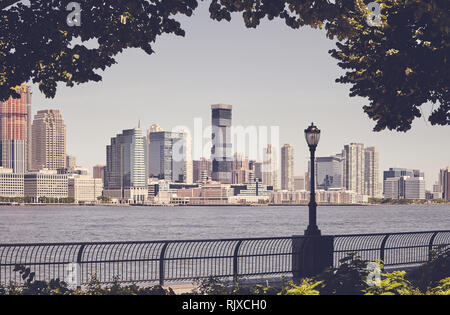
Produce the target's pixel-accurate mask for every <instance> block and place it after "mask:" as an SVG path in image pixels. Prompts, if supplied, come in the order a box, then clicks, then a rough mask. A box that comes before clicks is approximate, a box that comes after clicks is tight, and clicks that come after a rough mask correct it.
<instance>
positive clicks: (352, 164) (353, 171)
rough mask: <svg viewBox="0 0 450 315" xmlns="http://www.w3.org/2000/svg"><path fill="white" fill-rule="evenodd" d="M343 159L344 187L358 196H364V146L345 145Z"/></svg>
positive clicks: (356, 144) (355, 144)
mask: <svg viewBox="0 0 450 315" xmlns="http://www.w3.org/2000/svg"><path fill="white" fill-rule="evenodd" d="M342 157H343V159H344V171H343V174H344V178H343V185H344V188H345V190H350V191H354V192H356V193H357V194H360V195H363V194H364V193H365V189H364V172H365V166H364V162H365V156H364V145H363V144H362V143H350V144H349V145H345V146H344V150H343V151H342Z"/></svg>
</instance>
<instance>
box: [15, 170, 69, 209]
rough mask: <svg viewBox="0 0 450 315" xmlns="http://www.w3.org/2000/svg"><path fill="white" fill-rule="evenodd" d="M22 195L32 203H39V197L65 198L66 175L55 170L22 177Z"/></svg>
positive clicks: (66, 187)
mask: <svg viewBox="0 0 450 315" xmlns="http://www.w3.org/2000/svg"><path fill="white" fill-rule="evenodd" d="M24 195H25V197H30V198H31V200H32V202H39V198H40V197H49V198H67V197H68V185H67V175H66V174H58V173H57V171H55V170H46V169H43V170H39V171H33V172H29V173H26V174H25V175H24Z"/></svg>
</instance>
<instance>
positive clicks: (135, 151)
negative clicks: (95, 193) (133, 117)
mask: <svg viewBox="0 0 450 315" xmlns="http://www.w3.org/2000/svg"><path fill="white" fill-rule="evenodd" d="M146 155H147V145H146V139H145V136H144V135H143V134H142V130H141V129H140V128H134V129H128V130H124V131H123V132H122V133H121V134H118V135H117V136H116V137H113V138H111V144H110V145H108V146H107V147H106V167H105V183H104V195H105V196H107V197H110V198H111V199H116V200H118V201H120V202H125V203H143V202H145V201H146V200H147V196H148V186H147V180H148V171H147V163H146V161H147V156H146Z"/></svg>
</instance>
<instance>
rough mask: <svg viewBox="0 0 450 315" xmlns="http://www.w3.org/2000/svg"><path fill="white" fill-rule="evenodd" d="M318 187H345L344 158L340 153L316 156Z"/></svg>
mask: <svg viewBox="0 0 450 315" xmlns="http://www.w3.org/2000/svg"><path fill="white" fill-rule="evenodd" d="M315 172H316V188H317V189H323V190H329V189H343V187H344V159H343V158H342V157H341V156H340V155H334V156H326V157H317V158H316V167H315Z"/></svg>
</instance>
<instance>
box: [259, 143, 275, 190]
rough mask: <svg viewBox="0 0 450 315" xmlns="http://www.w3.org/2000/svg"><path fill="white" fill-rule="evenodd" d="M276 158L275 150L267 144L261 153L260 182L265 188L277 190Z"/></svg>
mask: <svg viewBox="0 0 450 315" xmlns="http://www.w3.org/2000/svg"><path fill="white" fill-rule="evenodd" d="M277 166H278V163H277V156H276V151H275V148H274V147H273V146H272V145H271V144H269V145H267V147H266V148H265V149H264V152H263V163H262V182H263V184H264V185H266V186H271V187H273V189H274V190H276V189H277V188H278V173H277Z"/></svg>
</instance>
